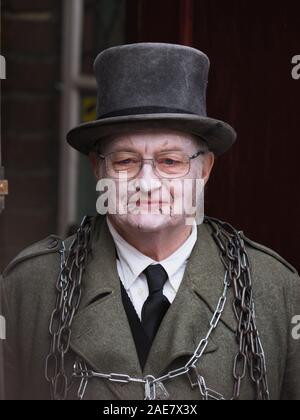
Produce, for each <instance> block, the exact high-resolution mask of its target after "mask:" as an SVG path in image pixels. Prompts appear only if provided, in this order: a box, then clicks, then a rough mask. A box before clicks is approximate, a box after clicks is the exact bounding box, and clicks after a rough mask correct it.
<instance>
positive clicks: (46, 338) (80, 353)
mask: <svg viewBox="0 0 300 420" xmlns="http://www.w3.org/2000/svg"><path fill="white" fill-rule="evenodd" d="M208 68H209V61H208V58H207V57H206V55H205V54H203V53H202V52H200V51H198V50H195V49H192V48H188V47H183V46H178V45H169V44H152V43H150V44H133V45H127V46H121V47H115V48H112V49H109V50H106V51H104V52H103V53H101V54H100V55H99V56H98V58H97V60H96V62H95V73H96V77H97V82H98V106H97V118H98V119H97V120H96V121H93V122H91V123H88V124H84V125H81V126H79V127H76V128H75V129H73V130H72V131H71V132H70V133H69V134H68V141H69V143H70V145H71V146H72V147H74V148H76V149H77V150H79V151H80V152H82V153H84V154H86V155H89V158H90V161H91V164H92V167H93V170H94V173H95V176H96V178H97V180H99V186H98V189H99V191H100V192H101V194H100V197H99V200H100V201H99V203H98V204H97V208H98V211H99V212H100V213H102V211H103V209H105V208H106V209H108V214H107V215H102V216H101V215H98V216H97V217H96V218H85V219H84V221H83V222H82V225H81V227H80V229H79V230H78V232H77V234H76V235H75V236H74V237H72V238H68V239H67V240H65V241H62V240H60V238H57V237H54V236H51V237H49V238H47V239H45V240H43V241H41V242H39V243H38V244H35V245H33V246H32V247H30V248H28V249H27V250H25V251H23V252H22V253H21V254H20V255H19V256H18V257H17V258H16V259H15V260H14V261H13V262H12V263H11V264H10V265H9V266H8V268H7V269H6V270H5V272H4V273H3V279H2V304H3V313H4V315H5V317H6V322H7V340H6V341H5V345H4V352H5V386H6V392H7V394H6V397H7V398H22V399H29V398H34V399H47V398H50V397H51V398H54V399H76V398H79V399H102V400H108V399H112V400H113V399H122V400H134V399H148V400H151V399H170V400H179V399H181V400H208V399H217V400H221V399H231V398H232V399H248V400H253V399H262V400H263V399H265V400H267V399H275V400H279V399H291V400H292V399H300V357H299V354H300V353H299V350H300V345H299V340H296V339H295V335H294V334H293V323H292V320H293V318H294V317H295V316H296V315H297V314H299V313H300V282H299V277H298V274H297V272H296V270H295V269H294V268H293V267H292V266H290V265H289V264H288V263H287V262H286V261H285V260H283V259H282V258H281V257H280V256H279V255H277V254H276V253H275V252H273V251H271V250H269V249H267V248H265V247H263V246H261V245H259V244H256V243H254V242H252V241H250V240H249V239H247V238H246V237H245V236H244V235H243V233H242V232H237V231H236V230H235V229H234V228H233V227H231V226H230V225H228V224H226V223H222V222H220V221H218V220H215V219H211V218H208V217H206V218H204V220H203V217H202V218H201V211H200V214H199V212H198V213H197V211H198V210H199V208H200V209H201V202H202V199H203V187H204V185H206V183H207V182H208V180H209V177H210V173H211V170H212V167H213V164H214V156H215V155H217V156H220V155H222V154H223V153H225V152H226V151H227V150H228V149H229V148H230V147H231V145H232V144H233V143H234V141H235V137H236V136H235V132H234V130H233V129H232V128H231V127H230V126H229V125H227V124H226V123H223V122H221V121H217V120H215V119H212V118H208V117H207V116H206V104H205V102H206V99H205V95H206V86H207V77H208ZM103 180H106V181H107V182H108V181H109V182H111V183H107V186H108V189H109V191H108V192H107V191H106V190H105V189H102V186H103V185H102V184H101V182H102V181H103ZM189 180H192V181H193V183H192V184H191V183H190V184H189V183H188V182H187V181H189ZM196 180H198V181H200V186H202V189H201V188H200V194H198V192H197V187H196V183H195V181H196ZM186 185H188V187H186ZM180 187H182V188H180ZM137 194H138V195H137ZM199 197H200V198H199ZM191 202H193V203H196V206H192V205H191ZM115 204H116V207H115V208H114V205H115ZM178 204H182V206H181V211H175V210H176V209H177V210H178V206H177V205H178Z"/></svg>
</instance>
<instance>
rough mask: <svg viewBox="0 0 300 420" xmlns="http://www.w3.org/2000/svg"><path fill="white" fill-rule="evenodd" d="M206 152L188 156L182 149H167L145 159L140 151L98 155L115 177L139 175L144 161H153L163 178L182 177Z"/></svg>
mask: <svg viewBox="0 0 300 420" xmlns="http://www.w3.org/2000/svg"><path fill="white" fill-rule="evenodd" d="M205 154H206V152H204V151H199V152H197V153H196V154H195V155H193V156H188V155H187V154H185V153H184V152H181V151H166V152H159V153H157V154H156V156H155V157H154V159H143V158H142V156H141V155H140V154H139V153H133V152H127V151H119V152H113V153H110V154H108V155H107V156H103V155H101V154H99V153H98V156H99V158H100V159H103V160H105V163H106V172H107V175H108V176H110V177H111V178H115V179H120V178H121V177H124V176H126V177H127V179H129V180H130V179H133V178H135V177H137V176H138V175H139V173H140V171H141V169H142V167H143V163H144V162H152V166H154V171H155V173H156V175H158V176H160V177H161V178H168V179H175V178H182V177H184V176H186V175H187V174H188V173H189V172H190V170H191V161H192V160H193V159H196V158H197V157H198V156H200V155H205Z"/></svg>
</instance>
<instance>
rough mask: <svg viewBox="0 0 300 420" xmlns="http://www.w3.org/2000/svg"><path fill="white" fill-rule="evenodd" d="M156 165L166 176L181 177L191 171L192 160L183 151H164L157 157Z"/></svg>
mask: <svg viewBox="0 0 300 420" xmlns="http://www.w3.org/2000/svg"><path fill="white" fill-rule="evenodd" d="M156 165H157V169H158V171H159V172H160V173H161V174H162V175H164V176H169V177H174V176H177V177H181V176H185V175H186V174H187V173H188V172H189V167H190V160H189V158H188V156H187V155H186V154H185V153H182V152H163V153H160V154H159V155H158V156H157V157H156Z"/></svg>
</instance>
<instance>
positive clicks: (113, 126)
mask: <svg viewBox="0 0 300 420" xmlns="http://www.w3.org/2000/svg"><path fill="white" fill-rule="evenodd" d="M149 128H168V129H171V130H176V131H182V132H186V133H190V134H194V135H196V136H199V137H201V138H202V139H203V140H204V141H205V142H206V143H207V144H208V147H209V150H211V151H212V152H213V153H215V155H217V156H220V155H222V154H224V153H225V152H226V151H227V150H228V149H229V148H230V147H231V146H232V145H233V143H234V142H235V141H236V132H235V130H234V129H233V128H232V127H231V126H230V125H229V124H227V123H225V122H223V121H219V120H216V119H213V118H208V117H199V116H197V115H190V114H142V115H129V116H121V117H112V118H104V119H99V120H96V121H92V122H88V123H84V124H81V125H79V126H77V127H75V128H73V129H72V130H71V131H69V133H68V134H67V141H68V143H69V144H70V146H72V147H73V148H74V149H76V150H78V151H79V152H81V153H83V154H85V155H88V154H89V153H90V152H91V150H92V149H93V147H94V145H95V143H96V142H98V141H100V140H101V138H103V137H106V136H109V135H116V134H122V133H129V132H135V131H137V132H138V131H141V130H144V129H149Z"/></svg>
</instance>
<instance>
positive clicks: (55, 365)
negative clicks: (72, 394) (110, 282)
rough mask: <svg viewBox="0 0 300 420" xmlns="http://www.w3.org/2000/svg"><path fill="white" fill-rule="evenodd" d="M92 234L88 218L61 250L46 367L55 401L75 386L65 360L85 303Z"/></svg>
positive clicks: (65, 396)
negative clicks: (75, 324) (68, 245)
mask: <svg viewBox="0 0 300 420" xmlns="http://www.w3.org/2000/svg"><path fill="white" fill-rule="evenodd" d="M90 231H91V218H90V217H85V218H84V219H83V221H82V223H81V226H80V228H79V229H78V231H77V234H76V237H75V239H74V240H73V242H72V244H71V246H70V248H69V250H68V251H67V250H66V248H65V244H64V243H63V245H62V249H61V250H60V254H61V267H60V273H59V276H58V280H57V284H56V289H57V299H56V304H55V308H54V310H53V312H52V314H51V319H50V326H49V333H50V336H51V346H50V352H49V354H48V356H47V358H46V366H45V376H46V380H47V381H48V382H49V383H50V389H51V397H52V399H54V400H65V399H66V398H67V394H68V391H69V390H70V388H71V386H72V381H70V382H69V376H70V375H68V374H67V372H66V363H65V359H66V355H67V354H68V353H69V350H70V340H71V326H72V322H73V319H74V316H75V313H76V311H77V310H78V307H79V305H80V301H81V293H82V278H83V273H84V271H85V268H86V266H87V261H88V255H89V252H90ZM71 378H72V375H71Z"/></svg>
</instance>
